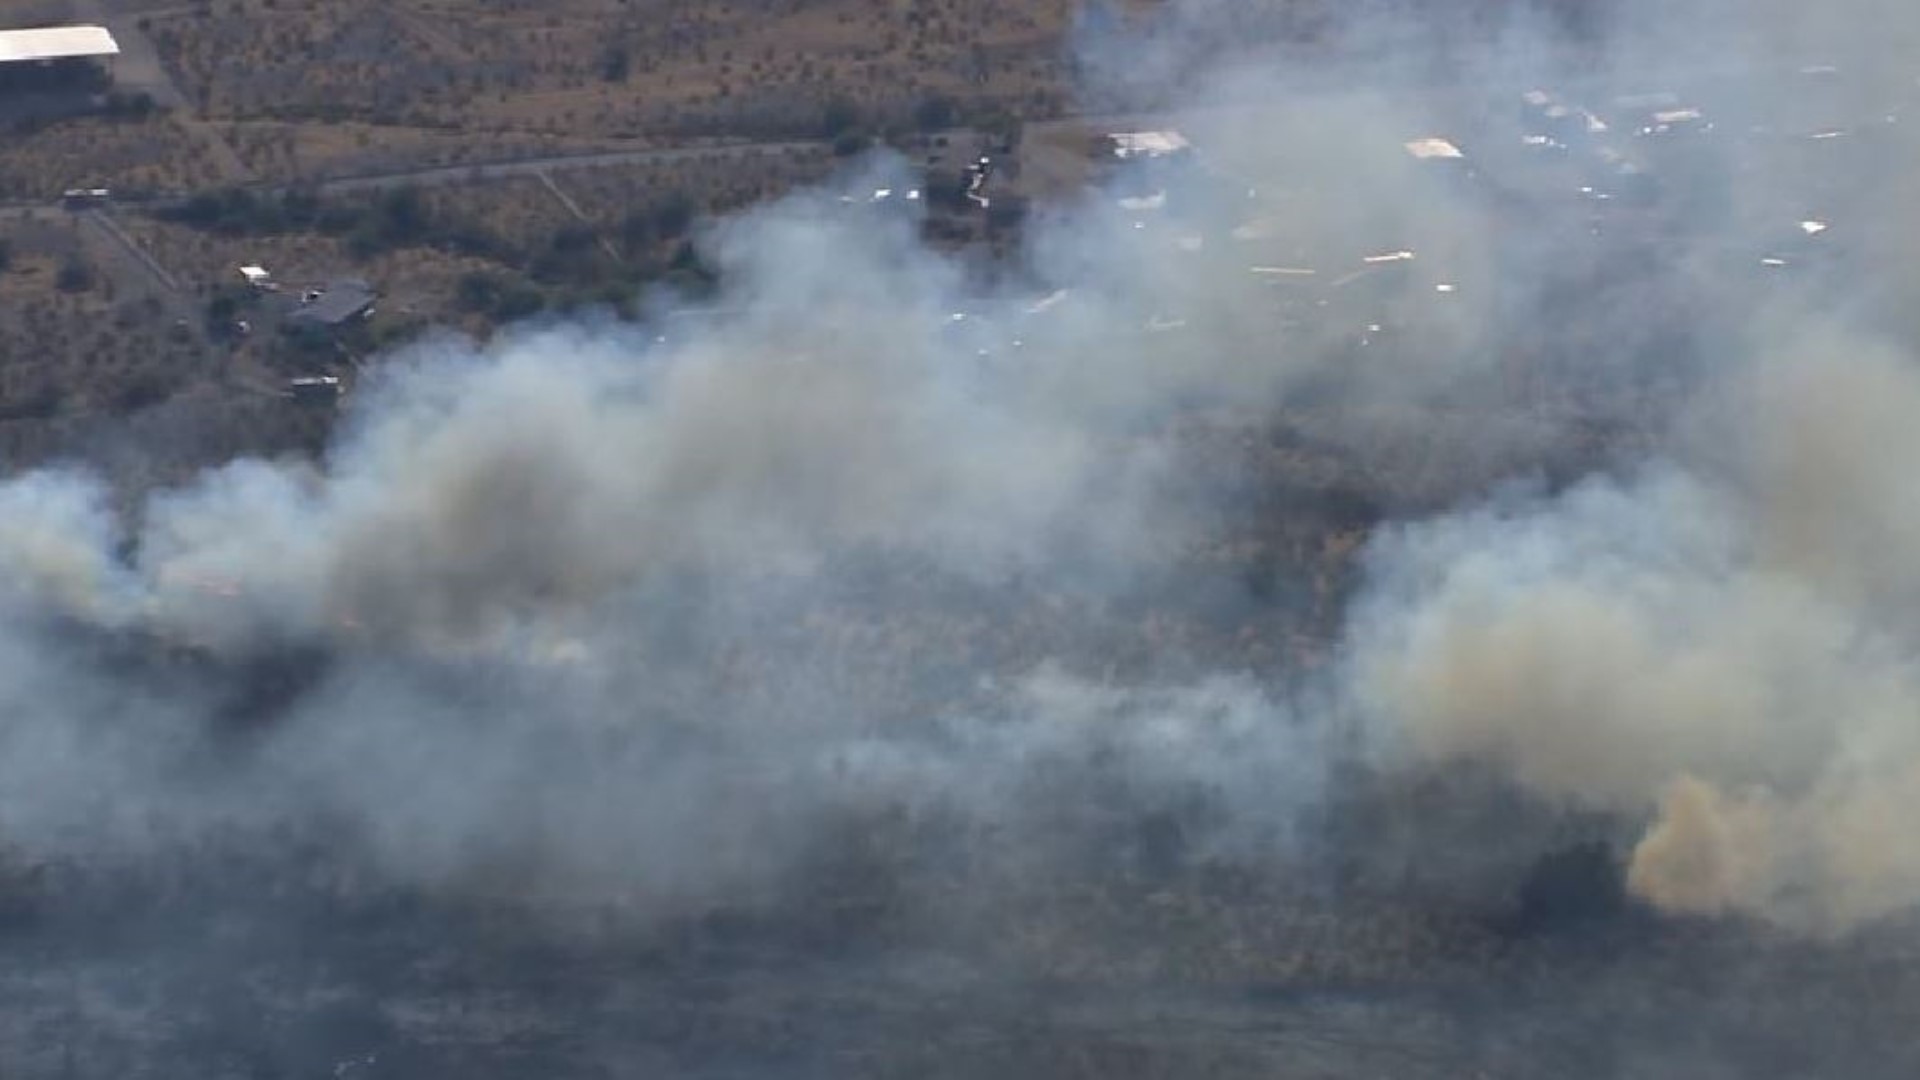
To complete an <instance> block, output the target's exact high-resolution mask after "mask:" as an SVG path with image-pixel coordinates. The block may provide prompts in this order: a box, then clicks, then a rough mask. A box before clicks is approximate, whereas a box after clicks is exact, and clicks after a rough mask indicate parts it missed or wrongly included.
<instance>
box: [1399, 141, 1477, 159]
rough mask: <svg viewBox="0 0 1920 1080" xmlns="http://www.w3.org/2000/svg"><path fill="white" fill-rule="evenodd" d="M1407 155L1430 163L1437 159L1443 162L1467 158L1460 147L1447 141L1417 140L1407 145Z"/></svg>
mask: <svg viewBox="0 0 1920 1080" xmlns="http://www.w3.org/2000/svg"><path fill="white" fill-rule="evenodd" d="M1407 153H1409V154H1412V155H1413V156H1414V157H1416V158H1419V159H1420V160H1421V161H1429V160H1432V159H1435V158H1439V159H1443V160H1445V159H1457V158H1463V157H1466V156H1467V155H1465V154H1463V153H1461V152H1460V148H1459V147H1457V146H1455V145H1453V144H1452V143H1450V142H1448V141H1447V140H1445V139H1415V140H1413V141H1412V142H1410V143H1408V144H1407Z"/></svg>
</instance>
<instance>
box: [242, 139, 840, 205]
mask: <svg viewBox="0 0 1920 1080" xmlns="http://www.w3.org/2000/svg"><path fill="white" fill-rule="evenodd" d="M826 145H827V144H826V143H824V142H821V141H817V140H805V141H792V142H754V143H722V144H717V145H702V146H663V147H651V148H648V149H644V150H603V151H596V152H591V153H584V154H553V155H549V156H547V157H537V158H516V159H514V160H511V161H492V162H477V163H473V164H467V165H435V166H428V167H424V168H418V169H399V170H395V171H393V172H384V173H373V174H368V175H364V176H343V177H336V178H334V179H331V180H320V181H316V182H314V183H311V184H300V185H287V186H285V187H279V188H270V189H268V190H270V191H284V190H287V189H288V188H291V187H298V188H300V189H303V190H308V191H312V190H318V191H321V192H325V193H328V194H338V193H341V192H350V191H375V190H379V189H381V188H390V187H404V186H409V185H412V186H422V187H426V186H432V185H436V184H459V183H465V182H467V181H469V180H493V179H498V178H500V177H503V176H531V177H535V178H538V177H539V175H540V174H542V173H547V172H557V171H564V170H569V169H592V168H601V167H605V166H612V165H669V164H673V163H674V162H680V161H698V160H701V159H704V158H726V157H749V156H760V155H763V154H787V153H796V152H804V151H808V150H819V149H822V148H824V147H825V146H826Z"/></svg>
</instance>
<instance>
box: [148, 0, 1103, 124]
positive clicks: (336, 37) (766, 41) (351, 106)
mask: <svg viewBox="0 0 1920 1080" xmlns="http://www.w3.org/2000/svg"><path fill="white" fill-rule="evenodd" d="M1071 7H1072V5H1071V4H1069V3H1067V2H1066V0H1044V2H1041V3H1018V2H1013V0H816V2H796V0H742V2H737V3H718V4H701V5H688V4H680V3H673V2H670V0H630V2H621V0H557V2H555V3H549V4H541V5H538V6H532V5H524V4H511V3H501V2H498V0H438V2H423V0H411V2H396V3H384V2H373V0H345V2H341V3H333V4H326V5H292V4H285V3H272V2H269V0H228V2H220V3H201V4H196V5H192V6H189V7H183V8H176V9H171V10H165V11H161V12H156V13H153V14H151V15H149V16H147V17H146V19H145V25H146V26H147V27H148V29H149V33H150V34H151V36H152V37H153V39H154V41H155V42H156V43H157V45H158V46H159V48H160V50H161V53H162V55H163V57H165V59H166V60H167V61H168V63H169V64H170V65H171V67H172V68H173V70H174V72H175V74H176V77H177V78H178V79H179V80H180V81H181V83H182V84H183V89H184V90H185V92H186V94H187V96H188V98H189V100H191V101H192V102H193V103H194V104H195V105H196V106H197V107H198V108H199V109H200V110H201V111H202V113H203V114H204V115H205V116H207V117H208V118H210V119H217V120H238V119H251V120H280V121H294V122H298V121H306V120H336V121H337V120H362V121H372V122H376V123H380V124H383V125H393V126H401V127H412V128H422V129H435V128H439V129H448V130H458V131H459V132H461V133H462V134H463V135H464V136H465V137H466V138H467V139H469V140H484V139H486V138H505V137H508V136H510V135H525V134H540V135H548V136H560V135H566V136H571V137H576V138H586V137H591V138H602V137H615V138H639V137H646V136H651V135H662V134H675V135H685V134H696V133H697V134H716V133H727V134H734V135H773V134H781V135H788V134H792V133H795V132H810V131H814V130H817V129H818V127H819V125H820V122H821V119H820V118H821V114H822V111H823V110H824V109H825V107H826V105H827V104H828V103H829V102H830V101H835V100H844V101H847V102H851V103H853V104H855V105H857V106H859V107H861V108H862V109H864V110H866V111H867V112H868V113H869V114H870V115H872V116H874V117H875V118H877V119H882V120H886V121H891V122H896V123H904V122H906V121H907V120H908V119H909V117H910V114H911V112H912V110H913V109H914V107H915V106H916V104H917V103H919V102H920V101H921V100H922V99H923V98H925V97H928V96H931V95H941V96H944V97H947V98H950V99H952V100H954V101H955V102H957V103H959V104H961V105H962V106H963V107H976V108H990V109H997V110H1004V111H1007V112H1011V113H1014V114H1018V115H1027V116H1038V115H1047V114H1050V113H1052V112H1054V111H1057V110H1058V109H1059V108H1060V106H1061V105H1062V103H1063V100H1064V98H1063V69H1062V66H1061V62H1060V61H1061V48H1060V46H1061V41H1062V34H1063V32H1064V30H1065V29H1066V27H1067V22H1068V17H1069V14H1068V13H1069V11H1070V10H1071Z"/></svg>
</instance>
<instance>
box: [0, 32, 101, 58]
mask: <svg viewBox="0 0 1920 1080" xmlns="http://www.w3.org/2000/svg"><path fill="white" fill-rule="evenodd" d="M119 53H120V43H119V42H117V41H115V40H113V35H112V34H110V33H108V32H107V28H106V27H104V26H49V27H42V28H39V29H35V30H0V64H13V63H22V62H25V61H29V60H65V59H70V58H73V57H81V56H117V55H119Z"/></svg>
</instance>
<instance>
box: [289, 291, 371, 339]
mask: <svg viewBox="0 0 1920 1080" xmlns="http://www.w3.org/2000/svg"><path fill="white" fill-rule="evenodd" d="M379 298H380V294H379V293H377V292H375V291H374V289H373V286H371V285H369V284H367V283H366V282H364V281H361V280H359V279H358V278H343V279H341V280H339V281H334V282H330V283H328V284H327V285H324V286H321V287H318V288H313V289H308V290H306V291H305V292H302V293H300V294H299V296H298V299H297V301H296V303H295V305H294V307H293V308H292V310H290V311H288V312H287V315H286V321H285V323H284V325H285V327H286V329H287V331H288V332H289V333H300V334H315V335H320V334H333V333H337V332H339V331H341V330H343V329H345V328H346V327H348V326H350V325H352V324H353V323H355V322H357V321H359V320H361V319H365V318H367V317H368V316H370V315H372V314H373V305H374V302H375V301H376V300H378V299H379Z"/></svg>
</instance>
